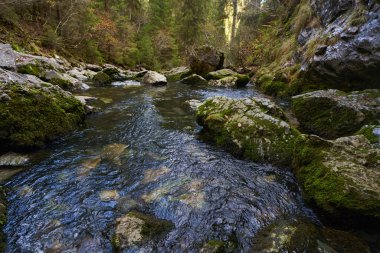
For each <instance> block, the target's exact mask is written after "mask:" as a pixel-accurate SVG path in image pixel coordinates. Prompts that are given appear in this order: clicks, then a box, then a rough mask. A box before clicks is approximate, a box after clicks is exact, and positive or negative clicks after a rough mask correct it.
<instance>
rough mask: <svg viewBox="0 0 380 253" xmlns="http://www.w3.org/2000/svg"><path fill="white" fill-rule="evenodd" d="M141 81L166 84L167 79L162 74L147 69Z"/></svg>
mask: <svg viewBox="0 0 380 253" xmlns="http://www.w3.org/2000/svg"><path fill="white" fill-rule="evenodd" d="M143 83H145V84H151V85H166V84H167V83H168V81H167V80H166V77H165V76H164V75H161V74H160V73H157V72H155V71H148V72H147V73H146V74H145V75H144V77H143Z"/></svg>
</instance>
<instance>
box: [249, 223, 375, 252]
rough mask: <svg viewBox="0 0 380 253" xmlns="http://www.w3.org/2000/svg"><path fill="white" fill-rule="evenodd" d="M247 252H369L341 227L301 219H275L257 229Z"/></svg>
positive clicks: (365, 245) (360, 242) (361, 242)
mask: <svg viewBox="0 0 380 253" xmlns="http://www.w3.org/2000/svg"><path fill="white" fill-rule="evenodd" d="M250 252H252V253H253V252H262V253H264V252H265V253H270V252H273V253H278V252H284V253H285V252H315V253H317V252H320V253H322V252H324V253H346V252H351V253H366V252H367V253H369V252H370V251H369V247H368V245H367V244H366V243H365V242H363V241H362V240H360V239H359V238H357V237H355V236H353V235H350V234H348V233H346V232H343V231H338V230H332V229H327V228H323V227H319V226H317V225H315V224H313V223H311V222H309V221H306V220H305V219H302V218H299V219H289V220H281V221H277V222H275V223H274V224H271V225H270V226H268V227H267V228H265V229H263V230H261V231H260V232H259V233H258V235H257V236H256V237H255V239H254V242H253V247H252V249H251V251H250Z"/></svg>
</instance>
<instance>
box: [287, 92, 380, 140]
mask: <svg viewBox="0 0 380 253" xmlns="http://www.w3.org/2000/svg"><path fill="white" fill-rule="evenodd" d="M292 104H293V110H294V113H295V115H296V117H297V119H298V120H299V122H300V124H301V127H302V128H303V129H304V130H306V131H308V132H309V133H313V134H317V135H320V136H322V137H324V138H336V137H341V136H347V135H351V134H353V133H355V132H356V131H358V130H360V128H361V127H362V126H363V125H365V124H372V123H373V124H376V123H379V120H380V90H366V91H361V92H351V93H345V92H342V91H338V90H321V91H315V92H310V93H306V94H302V95H299V96H295V97H293V98H292Z"/></svg>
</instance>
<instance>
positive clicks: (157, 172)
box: [142, 167, 170, 184]
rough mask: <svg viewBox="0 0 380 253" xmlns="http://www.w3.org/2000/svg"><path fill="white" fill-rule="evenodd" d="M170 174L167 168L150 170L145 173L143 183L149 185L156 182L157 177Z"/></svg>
mask: <svg viewBox="0 0 380 253" xmlns="http://www.w3.org/2000/svg"><path fill="white" fill-rule="evenodd" d="M169 172H170V169H169V168H167V167H162V168H160V169H150V170H147V171H146V172H145V175H144V179H143V181H142V182H143V183H145V184H147V183H151V182H154V181H157V179H158V178H159V177H161V176H162V175H165V174H167V173H169Z"/></svg>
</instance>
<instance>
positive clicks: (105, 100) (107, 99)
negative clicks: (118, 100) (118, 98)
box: [100, 98, 113, 104]
mask: <svg viewBox="0 0 380 253" xmlns="http://www.w3.org/2000/svg"><path fill="white" fill-rule="evenodd" d="M100 101H102V102H103V103H105V104H111V103H112V101H113V100H112V98H100Z"/></svg>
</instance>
